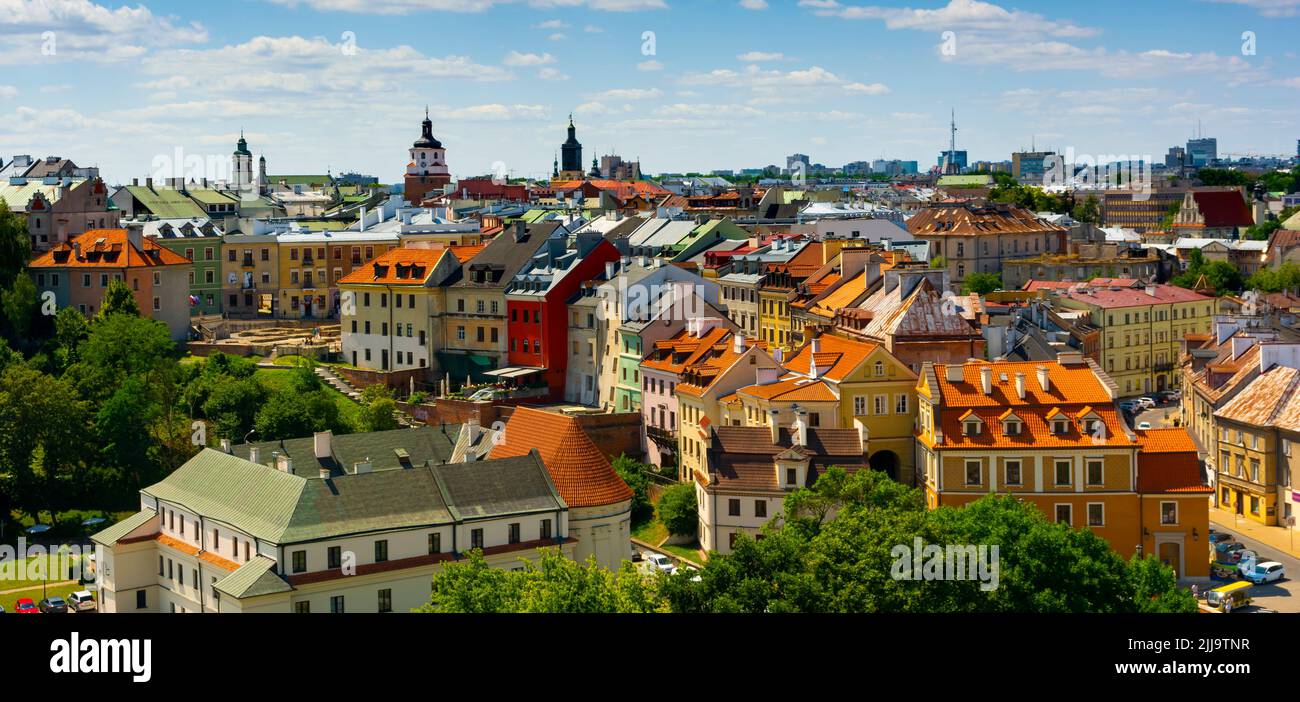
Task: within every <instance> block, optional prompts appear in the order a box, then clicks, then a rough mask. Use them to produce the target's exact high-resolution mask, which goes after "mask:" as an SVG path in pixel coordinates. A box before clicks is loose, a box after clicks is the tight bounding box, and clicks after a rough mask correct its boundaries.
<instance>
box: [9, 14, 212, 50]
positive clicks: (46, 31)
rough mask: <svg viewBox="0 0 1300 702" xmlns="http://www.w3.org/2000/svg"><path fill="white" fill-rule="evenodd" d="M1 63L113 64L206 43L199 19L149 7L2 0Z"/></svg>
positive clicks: (206, 36) (204, 32)
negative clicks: (152, 52)
mask: <svg viewBox="0 0 1300 702" xmlns="http://www.w3.org/2000/svg"><path fill="white" fill-rule="evenodd" d="M0 37H4V42H3V44H4V49H3V50H0V64H6V63H7V64H14V63H25V64H33V63H36V62H38V61H58V60H72V61H92V62H95V63H107V62H114V61H121V60H129V59H137V58H139V57H141V56H144V55H145V54H146V53H148V51H149V50H150V49H154V48H158V47H170V46H178V45H191V44H196V43H203V42H206V41H207V40H208V32H207V30H206V29H204V27H203V25H201V24H199V23H198V22H191V23H189V24H182V23H179V22H177V21H176V20H174V19H172V18H167V17H159V16H157V15H155V14H153V12H151V11H150V10H149V8H147V7H145V6H144V5H137V6H136V7H119V8H116V9H110V8H108V7H105V6H103V5H97V4H95V3H93V2H91V1H90V0H0Z"/></svg>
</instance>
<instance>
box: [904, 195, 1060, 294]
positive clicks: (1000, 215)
mask: <svg viewBox="0 0 1300 702" xmlns="http://www.w3.org/2000/svg"><path fill="white" fill-rule="evenodd" d="M907 230H908V231H909V232H911V233H912V236H914V237H916V238H917V239H920V240H922V241H925V242H928V243H929V244H930V256H932V257H935V258H942V259H943V260H944V261H945V262H946V265H947V268H948V278H949V280H951V281H952V286H953V289H954V290H955V291H958V292H960V291H961V289H962V284H963V283H964V282H965V281H966V276H968V275H970V274H972V273H988V274H997V273H1000V272H1001V271H1002V264H1003V261H1006V260H1009V259H1017V258H1025V257H1033V256H1038V255H1041V254H1044V253H1051V252H1058V251H1064V250H1065V241H1066V234H1067V230H1066V229H1065V228H1064V227H1061V226H1059V225H1056V224H1052V223H1050V222H1047V221H1046V220H1043V219H1041V218H1039V217H1038V215H1036V214H1034V213H1033V212H1030V211H1029V210H1026V209H1024V208H1021V207H1014V206H1011V205H1001V204H998V205H988V206H986V207H974V206H971V205H964V204H942V205H934V206H931V207H927V208H925V209H923V210H921V211H920V212H918V213H917V214H916V215H915V216H914V217H912V218H911V219H909V220H908V221H907Z"/></svg>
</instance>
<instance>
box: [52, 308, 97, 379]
mask: <svg viewBox="0 0 1300 702" xmlns="http://www.w3.org/2000/svg"><path fill="white" fill-rule="evenodd" d="M89 336H90V323H89V322H87V321H86V317H85V316H84V315H82V314H81V313H80V312H78V311H77V310H75V309H73V308H71V307H64V308H63V309H61V310H59V311H58V313H57V314H55V315H54V336H53V338H51V339H50V345H49V347H48V348H47V352H48V353H49V354H50V356H52V357H53V359H54V367H55V368H56V369H58V371H59V372H60V373H63V372H65V371H67V370H68V368H70V367H71V366H72V365H73V364H75V363H76V362H77V361H78V360H79V359H80V349H81V344H82V343H83V342H85V340H86V338H87V337H89Z"/></svg>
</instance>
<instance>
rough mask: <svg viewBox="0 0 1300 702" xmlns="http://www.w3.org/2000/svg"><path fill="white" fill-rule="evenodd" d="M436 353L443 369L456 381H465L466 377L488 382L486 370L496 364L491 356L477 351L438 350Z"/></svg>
mask: <svg viewBox="0 0 1300 702" xmlns="http://www.w3.org/2000/svg"><path fill="white" fill-rule="evenodd" d="M435 355H436V356H437V358H438V364H439V365H440V366H441V367H442V370H443V371H444V372H445V373H447V375H448V376H450V377H451V378H452V381H453V382H455V383H463V382H465V378H471V379H472V381H473V382H475V383H484V382H487V381H488V375H487V373H486V372H485V371H487V370H490V369H491V368H492V367H493V366H495V365H496V362H494V361H493V360H492V359H491V358H488V357H487V356H483V355H480V354H476V353H452V352H447V351H438V352H437V353H436V354H435Z"/></svg>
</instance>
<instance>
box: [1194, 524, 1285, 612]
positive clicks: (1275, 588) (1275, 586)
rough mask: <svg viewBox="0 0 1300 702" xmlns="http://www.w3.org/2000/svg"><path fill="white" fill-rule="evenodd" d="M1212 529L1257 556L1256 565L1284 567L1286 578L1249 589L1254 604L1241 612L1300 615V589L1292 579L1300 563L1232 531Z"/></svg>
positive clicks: (1216, 585)
mask: <svg viewBox="0 0 1300 702" xmlns="http://www.w3.org/2000/svg"><path fill="white" fill-rule="evenodd" d="M1214 528H1215V530H1216V531H1219V532H1222V533H1225V534H1228V535H1229V540H1230V541H1239V542H1241V543H1242V544H1244V545H1245V546H1246V548H1248V549H1250V550H1251V551H1254V552H1255V553H1256V554H1257V555H1258V557H1259V562H1269V561H1273V562H1277V563H1281V564H1282V565H1283V566H1285V568H1286V573H1287V576H1288V577H1284V578H1283V579H1282V580H1280V581H1278V582H1272V583H1268V584H1266V585H1254V586H1251V588H1250V597H1251V599H1252V600H1253V602H1252V604H1251V605H1249V606H1247V607H1244V608H1242V609H1241V610H1239V611H1240V612H1291V613H1298V612H1300V587H1297V585H1296V581H1295V580H1293V579H1292V578H1294V577H1295V576H1296V574H1297V573H1300V561H1298V560H1296V559H1295V558H1292V557H1291V556H1289V555H1287V554H1285V553H1283V552H1281V551H1279V550H1277V549H1275V548H1272V547H1269V546H1267V545H1265V544H1263V543H1260V542H1259V541H1256V540H1254V539H1251V538H1249V537H1246V536H1242V535H1241V534H1240V533H1237V532H1234V531H1232V529H1231V528H1230V527H1229V528H1225V527H1222V526H1217V525H1216V526H1215V527H1214ZM1228 582H1229V581H1217V580H1216V581H1215V582H1214V584H1213V585H1211V586H1210V588H1214V587H1218V586H1220V585H1226V584H1227V583H1228ZM1202 594H1203V593H1202Z"/></svg>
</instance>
